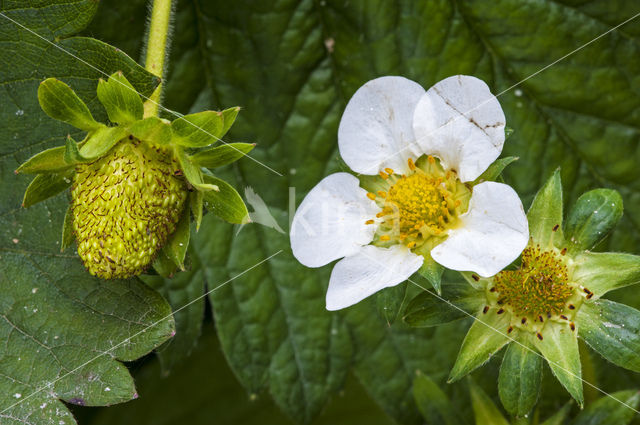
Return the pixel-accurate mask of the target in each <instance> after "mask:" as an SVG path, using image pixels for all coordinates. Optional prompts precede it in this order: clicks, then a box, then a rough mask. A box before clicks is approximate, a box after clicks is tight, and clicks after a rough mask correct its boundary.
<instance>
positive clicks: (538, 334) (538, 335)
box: [536, 332, 543, 341]
mask: <svg viewBox="0 0 640 425" xmlns="http://www.w3.org/2000/svg"><path fill="white" fill-rule="evenodd" d="M536 336H537V337H538V339H539V340H540V341H542V339H543V338H542V334H541V333H540V332H538V333H537V334H536Z"/></svg>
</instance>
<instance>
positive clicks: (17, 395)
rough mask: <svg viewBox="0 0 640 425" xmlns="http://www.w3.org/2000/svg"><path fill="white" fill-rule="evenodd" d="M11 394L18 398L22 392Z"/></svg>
mask: <svg viewBox="0 0 640 425" xmlns="http://www.w3.org/2000/svg"><path fill="white" fill-rule="evenodd" d="M13 396H14V397H15V398H20V397H22V394H20V393H15V394H14V395H13Z"/></svg>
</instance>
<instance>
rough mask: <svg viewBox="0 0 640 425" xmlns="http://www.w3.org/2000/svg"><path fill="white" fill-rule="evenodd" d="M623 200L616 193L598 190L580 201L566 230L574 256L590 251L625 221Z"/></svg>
mask: <svg viewBox="0 0 640 425" xmlns="http://www.w3.org/2000/svg"><path fill="white" fill-rule="evenodd" d="M622 209H623V208H622V197H621V196H620V194H619V193H618V191H616V190H611V189H595V190H591V191H589V192H587V193H585V194H583V195H582V196H580V197H579V198H578V200H577V201H576V203H575V204H574V206H573V208H572V209H571V211H569V215H568V216H567V222H566V225H565V229H564V235H565V238H566V240H567V242H568V244H569V245H568V248H569V250H570V251H572V252H580V251H584V250H587V249H591V248H593V247H594V246H596V244H597V243H598V242H600V241H601V240H602V239H603V238H604V237H605V236H607V235H608V234H609V232H611V230H613V228H614V227H615V225H616V224H617V223H618V221H619V220H620V218H621V217H622Z"/></svg>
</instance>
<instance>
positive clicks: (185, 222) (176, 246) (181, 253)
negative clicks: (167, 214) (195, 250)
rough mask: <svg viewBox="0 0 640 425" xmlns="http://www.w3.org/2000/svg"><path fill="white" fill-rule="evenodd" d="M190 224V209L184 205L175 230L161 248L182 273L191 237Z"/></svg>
mask: <svg viewBox="0 0 640 425" xmlns="http://www.w3.org/2000/svg"><path fill="white" fill-rule="evenodd" d="M190 224H191V214H190V208H189V206H187V205H185V207H184V211H183V212H182V215H181V216H180V219H179V220H178V224H177V225H176V230H175V231H174V232H173V234H171V236H169V240H167V243H166V244H165V246H164V247H163V248H162V249H163V251H164V254H165V255H166V256H167V257H169V259H170V260H171V261H173V262H174V263H175V265H176V266H178V268H179V269H180V270H182V271H184V257H185V255H186V254H187V248H188V247H189V237H190V235H191V232H190V226H189V225H190Z"/></svg>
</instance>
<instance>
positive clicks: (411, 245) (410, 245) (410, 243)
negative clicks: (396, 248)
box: [407, 241, 416, 249]
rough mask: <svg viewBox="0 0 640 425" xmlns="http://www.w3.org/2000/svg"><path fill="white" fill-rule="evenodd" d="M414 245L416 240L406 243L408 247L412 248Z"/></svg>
mask: <svg viewBox="0 0 640 425" xmlns="http://www.w3.org/2000/svg"><path fill="white" fill-rule="evenodd" d="M414 246H416V241H411V242H409V243H408V244H407V248H409V249H411V248H413V247H414Z"/></svg>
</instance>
